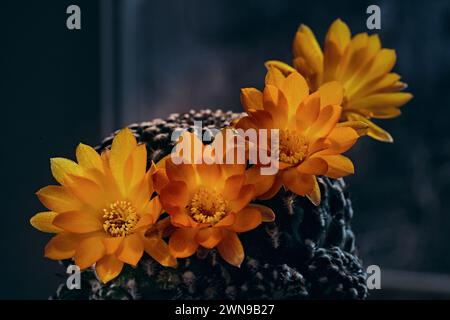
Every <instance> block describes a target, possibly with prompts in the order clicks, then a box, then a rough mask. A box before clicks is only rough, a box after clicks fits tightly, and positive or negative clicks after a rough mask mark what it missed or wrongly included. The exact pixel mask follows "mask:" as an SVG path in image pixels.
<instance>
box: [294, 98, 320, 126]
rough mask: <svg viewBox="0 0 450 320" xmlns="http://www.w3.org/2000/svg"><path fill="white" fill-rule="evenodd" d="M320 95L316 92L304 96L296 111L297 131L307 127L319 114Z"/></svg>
mask: <svg viewBox="0 0 450 320" xmlns="http://www.w3.org/2000/svg"><path fill="white" fill-rule="evenodd" d="M319 112H320V96H319V94H317V93H314V94H312V95H310V96H309V97H308V98H306V99H305V100H304V101H303V102H302V103H301V104H300V106H299V107H298V108H297V111H296V126H297V130H298V131H299V132H303V131H305V130H306V129H308V128H309V127H310V126H311V125H312V124H313V123H314V122H315V121H316V120H317V117H318V116H319Z"/></svg>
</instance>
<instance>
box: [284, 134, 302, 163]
mask: <svg viewBox="0 0 450 320" xmlns="http://www.w3.org/2000/svg"><path fill="white" fill-rule="evenodd" d="M307 154H308V143H307V141H306V139H305V137H303V136H302V135H299V134H297V132H295V131H291V130H280V161H282V162H285V163H289V164H298V163H300V162H301V161H303V159H305V157H306V155H307Z"/></svg>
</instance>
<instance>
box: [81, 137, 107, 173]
mask: <svg viewBox="0 0 450 320" xmlns="http://www.w3.org/2000/svg"><path fill="white" fill-rule="evenodd" d="M76 156H77V161H78V164H79V165H80V166H81V167H82V168H84V169H86V170H88V169H95V170H98V171H100V172H103V162H102V159H101V157H100V155H99V154H98V153H97V151H95V149H94V148H92V147H90V146H88V145H85V144H82V143H80V144H79V145H78V147H77V150H76Z"/></svg>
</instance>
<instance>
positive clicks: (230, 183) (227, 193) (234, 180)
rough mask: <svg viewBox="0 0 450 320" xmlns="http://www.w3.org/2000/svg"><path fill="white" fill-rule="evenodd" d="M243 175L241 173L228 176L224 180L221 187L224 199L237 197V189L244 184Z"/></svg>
mask: <svg viewBox="0 0 450 320" xmlns="http://www.w3.org/2000/svg"><path fill="white" fill-rule="evenodd" d="M244 181H245V176H244V175H243V174H240V175H235V176H231V177H229V178H228V179H227V180H225V186H224V189H223V193H222V195H223V197H224V198H225V200H234V199H236V198H237V197H239V191H240V190H241V188H242V185H243V184H244Z"/></svg>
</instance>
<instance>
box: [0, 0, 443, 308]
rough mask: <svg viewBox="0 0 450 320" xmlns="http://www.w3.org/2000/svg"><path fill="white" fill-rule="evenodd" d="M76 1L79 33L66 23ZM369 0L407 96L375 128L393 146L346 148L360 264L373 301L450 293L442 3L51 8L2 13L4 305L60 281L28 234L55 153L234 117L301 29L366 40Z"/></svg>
mask: <svg viewBox="0 0 450 320" xmlns="http://www.w3.org/2000/svg"><path fill="white" fill-rule="evenodd" d="M70 4H77V5H79V6H80V8H81V12H82V14H81V16H82V22H81V23H82V29H81V30H77V31H72V30H68V29H67V28H66V26H65V22H66V17H67V15H66V13H65V12H66V8H67V6H68V5H70ZM370 4H377V5H379V6H380V7H381V12H382V14H381V15H382V21H381V24H382V29H381V30H379V31H378V33H379V34H380V36H381V40H382V43H383V46H384V47H387V48H394V49H396V50H397V56H398V62H397V65H396V67H395V69H394V70H395V71H396V72H398V73H400V74H401V75H402V77H403V80H404V81H405V82H407V83H408V84H409V88H408V91H410V92H412V93H413V94H414V96H415V97H414V99H413V100H412V101H411V102H410V103H409V104H408V105H406V106H405V107H404V108H403V112H404V113H403V115H402V116H401V117H400V118H397V119H394V120H388V121H382V122H379V123H381V125H382V127H384V128H386V129H388V130H389V131H390V132H391V133H392V135H393V136H394V139H395V143H394V144H384V143H380V142H376V141H372V140H369V139H367V138H365V139H362V141H360V142H359V143H358V145H357V147H356V148H354V150H352V151H351V157H352V158H353V159H354V163H355V166H356V174H355V175H354V176H353V177H350V178H349V179H347V181H348V182H349V183H350V186H351V189H350V190H351V191H352V199H353V201H354V208H355V218H354V222H353V225H354V230H355V232H356V235H357V244H358V247H359V251H360V256H361V257H362V259H363V260H364V263H365V265H370V264H377V265H379V266H380V267H381V270H382V287H383V288H384V289H383V290H380V291H379V292H377V293H375V294H374V296H375V297H381V298H411V297H412V298H417V297H421V298H435V297H437V298H445V297H446V298H448V297H450V294H449V292H448V291H447V293H446V294H444V293H443V292H442V291H445V290H442V286H444V287H445V285H446V284H447V283H448V281H449V280H448V278H449V276H450V235H449V232H450V212H449V209H448V205H447V204H446V200H447V199H448V196H449V195H450V135H449V134H448V132H447V130H448V128H449V124H450V123H449V122H450V121H449V116H450V90H449V87H450V2H449V1H445V0H432V1H418V0H416V1H408V2H406V1H375V2H374V1H325V0H315V1H300V0H296V1H294V0H292V1H276V0H265V1H261V0H260V1H235V2H234V1H206V0H205V1H200V0H191V1H182V0H172V1H162V0H161V1H144V0H127V1H108V0H103V1H98V2H97V1H80V0H73V1H61V0H59V1H56V0H53V1H2V2H1V3H0V15H1V20H0V26H1V28H0V30H1V31H0V32H1V35H2V37H1V41H2V44H1V47H0V48H1V49H0V52H1V53H0V55H1V69H0V72H1V80H0V81H1V86H0V88H1V89H0V106H1V108H2V112H3V113H2V115H3V116H2V119H3V123H4V125H6V128H5V127H3V130H2V137H1V142H2V144H1V146H2V147H1V157H0V162H1V171H0V172H1V178H2V179H1V182H2V184H1V199H2V203H4V204H5V203H6V206H2V208H3V212H2V214H3V219H2V223H1V227H0V228H1V240H0V250H1V251H0V252H1V255H0V257H1V267H0V268H1V270H0V272H1V274H2V275H3V278H2V281H0V298H9V299H10V298H18V299H24V298H28V299H29V298H33V299H34V298H39V299H45V298H47V296H48V295H50V294H51V293H52V292H53V291H54V290H55V288H56V287H57V284H58V283H59V282H61V281H62V280H64V276H65V275H64V274H63V270H62V269H61V268H60V267H59V266H58V264H57V262H54V261H51V260H47V259H45V258H43V247H44V245H45V243H46V242H47V241H48V239H49V236H48V235H46V234H42V233H40V232H38V231H36V230H33V228H32V227H31V226H30V225H29V223H28V220H29V218H30V217H31V216H32V215H33V214H34V213H36V212H38V211H40V210H43V209H44V208H43V207H42V206H41V205H40V203H39V201H38V200H37V198H36V197H35V196H34V192H35V191H37V190H38V189H39V188H41V187H43V186H45V185H48V184H51V183H53V181H52V178H51V174H50V169H49V158H50V157H54V156H65V157H70V158H73V157H74V150H75V147H76V145H77V144H78V142H80V141H82V142H84V143H88V144H91V145H95V144H97V143H98V142H99V141H100V140H101V138H102V136H104V135H105V134H107V133H109V132H110V131H111V130H114V129H117V128H120V127H121V126H123V125H125V124H128V123H131V122H141V121H145V120H149V119H152V118H154V117H165V116H167V115H168V114H169V113H170V112H175V111H176V112H181V111H188V110H189V109H191V108H204V107H209V108H212V109H213V108H218V107H220V108H223V109H232V110H237V111H238V110H241V109H240V108H241V107H240V103H239V88H241V87H246V86H255V87H259V88H261V87H262V85H263V79H264V74H265V69H264V66H263V63H264V61H265V60H268V59H274V58H276V59H280V60H285V61H290V59H291V43H292V38H293V35H294V34H295V31H296V28H297V27H298V25H299V24H300V23H305V24H307V25H309V26H310V27H311V28H312V29H313V31H314V32H315V34H316V36H317V37H318V39H319V41H320V42H321V43H322V41H323V38H324V35H325V32H326V30H327V29H328V27H329V25H330V24H331V22H332V21H333V20H334V19H336V18H338V17H340V18H342V19H343V20H344V21H345V22H347V23H348V25H349V26H350V28H351V30H352V32H353V33H357V32H366V31H367V30H366V18H367V14H366V13H365V12H366V8H367V6H368V5H370ZM57 273H59V274H60V277H58V276H57ZM384 276H385V277H384ZM447 287H448V288H450V285H448V286H447ZM444 289H445V288H444Z"/></svg>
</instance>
